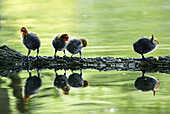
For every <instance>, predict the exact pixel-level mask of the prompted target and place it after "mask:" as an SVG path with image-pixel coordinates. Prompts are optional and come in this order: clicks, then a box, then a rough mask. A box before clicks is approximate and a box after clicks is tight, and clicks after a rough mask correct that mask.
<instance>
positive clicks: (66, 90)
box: [62, 85, 70, 95]
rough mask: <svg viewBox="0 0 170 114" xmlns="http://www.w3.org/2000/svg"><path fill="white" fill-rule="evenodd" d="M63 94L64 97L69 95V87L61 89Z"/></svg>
mask: <svg viewBox="0 0 170 114" xmlns="http://www.w3.org/2000/svg"><path fill="white" fill-rule="evenodd" d="M62 90H63V92H64V94H65V95H68V94H69V91H70V86H68V85H66V86H64V87H63V88H62Z"/></svg>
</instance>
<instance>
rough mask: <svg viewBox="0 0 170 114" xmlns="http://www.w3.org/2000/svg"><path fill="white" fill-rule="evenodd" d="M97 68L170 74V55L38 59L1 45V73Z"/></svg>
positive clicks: (42, 57)
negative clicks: (144, 57)
mask: <svg viewBox="0 0 170 114" xmlns="http://www.w3.org/2000/svg"><path fill="white" fill-rule="evenodd" d="M28 68H29V69H35V68H37V69H54V68H55V69H66V70H67V69H72V70H76V69H96V70H99V71H110V70H123V71H147V72H161V73H168V74H170V56H159V57H158V59H155V58H153V57H149V58H147V59H146V60H142V59H141V58H114V57H95V58H82V59H81V60H80V59H79V58H78V57H73V58H72V59H71V58H70V57H56V58H55V59H54V58H53V57H52V56H39V59H36V57H34V56H30V59H29V60H27V56H26V55H23V54H21V53H20V52H18V51H16V50H14V49H12V48H9V47H8V46H6V45H4V46H1V47H0V72H1V73H0V75H1V74H2V72H3V74H5V72H6V73H10V72H14V71H15V72H19V71H21V70H26V69H28Z"/></svg>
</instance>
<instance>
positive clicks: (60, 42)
mask: <svg viewBox="0 0 170 114" xmlns="http://www.w3.org/2000/svg"><path fill="white" fill-rule="evenodd" d="M68 39H69V36H68V35H67V34H62V35H57V36H56V37H55V38H54V40H53V41H52V45H53V47H54V48H55V54H54V57H56V53H57V51H63V52H64V56H66V55H65V48H66V44H67V43H66V42H67V41H68Z"/></svg>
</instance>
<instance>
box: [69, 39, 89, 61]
mask: <svg viewBox="0 0 170 114" xmlns="http://www.w3.org/2000/svg"><path fill="white" fill-rule="evenodd" d="M86 46H87V41H86V40H85V39H72V40H70V41H69V42H68V44H67V47H66V48H67V50H68V51H69V52H70V53H71V54H72V56H71V57H73V55H74V54H77V53H80V58H81V56H82V55H81V51H82V48H83V47H86Z"/></svg>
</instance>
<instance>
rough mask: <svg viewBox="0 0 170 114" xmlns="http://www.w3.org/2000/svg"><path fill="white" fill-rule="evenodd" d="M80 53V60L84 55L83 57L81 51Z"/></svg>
mask: <svg viewBox="0 0 170 114" xmlns="http://www.w3.org/2000/svg"><path fill="white" fill-rule="evenodd" d="M79 53H80V60H81V59H82V57H81V56H82V53H81V51H79Z"/></svg>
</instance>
